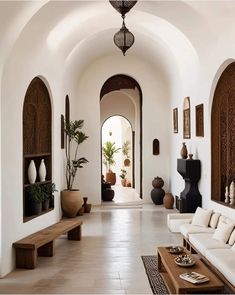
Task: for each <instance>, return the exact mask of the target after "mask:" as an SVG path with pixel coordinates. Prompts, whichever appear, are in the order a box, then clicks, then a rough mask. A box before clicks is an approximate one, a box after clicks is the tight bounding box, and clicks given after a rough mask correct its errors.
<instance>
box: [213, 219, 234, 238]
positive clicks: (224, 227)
mask: <svg viewBox="0 0 235 295" xmlns="http://www.w3.org/2000/svg"><path fill="white" fill-rule="evenodd" d="M233 229H234V224H232V223H231V224H229V223H224V222H223V221H220V222H219V225H218V227H217V229H216V230H215V232H214V234H213V236H212V238H213V239H215V240H219V241H221V242H223V243H227V242H228V239H229V237H230V235H231V232H232V230H233Z"/></svg>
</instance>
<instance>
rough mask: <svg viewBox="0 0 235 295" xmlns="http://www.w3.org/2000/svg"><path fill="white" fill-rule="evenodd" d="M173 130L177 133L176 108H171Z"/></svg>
mask: <svg viewBox="0 0 235 295" xmlns="http://www.w3.org/2000/svg"><path fill="white" fill-rule="evenodd" d="M173 130H174V133H178V108H174V109H173Z"/></svg>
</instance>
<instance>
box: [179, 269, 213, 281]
mask: <svg viewBox="0 0 235 295" xmlns="http://www.w3.org/2000/svg"><path fill="white" fill-rule="evenodd" d="M180 278H181V279H183V280H185V281H188V282H190V283H193V284H201V283H205V282H208V281H209V278H208V277H206V276H204V275H203V274H200V273H197V272H195V271H192V272H185V273H182V274H181V275H180Z"/></svg>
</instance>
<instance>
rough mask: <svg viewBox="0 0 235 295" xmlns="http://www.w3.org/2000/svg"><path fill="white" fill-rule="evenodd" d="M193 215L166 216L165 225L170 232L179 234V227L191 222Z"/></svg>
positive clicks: (173, 214) (175, 214)
mask: <svg viewBox="0 0 235 295" xmlns="http://www.w3.org/2000/svg"><path fill="white" fill-rule="evenodd" d="M193 215H194V213H170V214H168V215H167V225H168V228H169V230H170V231H171V232H175V233H179V232H180V226H181V224H184V223H190V222H191V221H192V218H193Z"/></svg>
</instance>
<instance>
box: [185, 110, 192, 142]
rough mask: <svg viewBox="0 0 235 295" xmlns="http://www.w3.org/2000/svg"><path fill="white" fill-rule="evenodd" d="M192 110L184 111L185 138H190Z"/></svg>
mask: <svg viewBox="0 0 235 295" xmlns="http://www.w3.org/2000/svg"><path fill="white" fill-rule="evenodd" d="M190 137H191V134H190V109H186V110H184V138H190Z"/></svg>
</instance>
